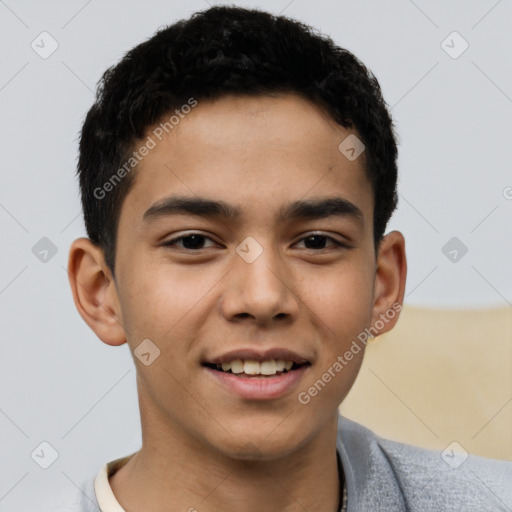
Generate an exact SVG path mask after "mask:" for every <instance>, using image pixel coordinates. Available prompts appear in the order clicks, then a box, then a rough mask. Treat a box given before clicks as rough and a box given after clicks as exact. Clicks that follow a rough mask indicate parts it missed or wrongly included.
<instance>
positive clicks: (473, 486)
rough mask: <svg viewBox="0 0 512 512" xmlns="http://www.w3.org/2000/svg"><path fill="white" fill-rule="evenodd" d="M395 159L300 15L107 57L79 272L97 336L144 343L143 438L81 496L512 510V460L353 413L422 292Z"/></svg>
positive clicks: (135, 349)
mask: <svg viewBox="0 0 512 512" xmlns="http://www.w3.org/2000/svg"><path fill="white" fill-rule="evenodd" d="M396 158H397V148H396V142H395V136H394V132H393V125H392V121H391V119H390V116H389V113H388V111H387V109H386V106H385V103H384V100H383V98H382V96H381V91H380V87H379V84H378V82H377V80H376V79H375V78H374V76H373V75H372V74H371V73H370V72H369V71H368V70H367V69H366V68H365V67H364V66H363V65H362V64H361V63H360V62H359V61H358V60H357V59H356V58H355V57H354V56H353V55H352V54H351V53H349V52H348V51H346V50H343V49H341V48H338V47H336V46H335V45H334V43H333V42H332V41H331V40H330V39H328V38H326V37H321V36H320V35H318V34H316V33H314V32H313V30H311V29H310V28H308V27H306V26H305V25H303V24H301V23H298V22H295V21H293V20H290V19H287V18H285V17H275V16H272V15H270V14H268V13H265V12H261V11H256V10H246V9H241V8H234V7H214V8H211V9H209V10H207V11H204V12H201V13H196V14H195V15H194V16H192V18H191V19H189V20H186V21H180V22H178V23H176V24H174V25H172V26H170V27H168V28H166V29H163V30H161V31H159V32H158V33H157V34H155V36H154V37H152V38H151V39H149V40H148V41H146V42H144V43H142V44H140V45H138V46H137V47H136V48H134V49H132V50H131V51H130V52H129V53H128V54H127V55H126V56H125V57H124V58H123V59H122V61H121V62H120V63H119V64H118V65H117V66H115V67H112V68H110V69H109V70H108V71H107V72H106V73H105V75H104V77H103V79H102V82H101V86H100V88H99V91H98V96H97V99H96V102H95V104H94V105H93V107H92V108H91V109H90V111H89V113H88V115H87V118H86V120H85V122H84V126H83V130H82V135H81V140H80V158H79V164H78V174H79V179H80V189H81V194H82V205H83V210H84V218H85V224H86V228H87V233H88V236H89V238H80V239H78V240H75V241H74V242H73V244H72V247H71V250H70V255H69V275H70V283H71V287H72V291H73V297H74V301H75V304H76V307H77V308H78V311H79V312H80V314H81V316H82V317H83V319H84V320H85V322H86V323H87V324H88V325H89V326H90V327H91V329H93V331H94V332H95V333H96V334H97V336H98V337H99V338H100V339H101V340H102V341H103V342H104V343H107V344H109V345H122V344H124V343H128V346H129V348H130V351H131V353H132V355H133V360H134V363H135V365H136V368H137V387H138V398H139V405H140V414H141V424H142V447H141V449H140V450H139V451H137V452H136V453H134V454H131V455H128V456H126V457H123V458H121V459H117V460H116V461H111V462H109V463H108V464H105V466H104V467H103V468H102V469H101V471H100V472H99V473H98V474H97V475H96V477H95V478H94V479H93V478H91V479H90V480H89V481H88V482H86V483H85V485H84V488H83V489H82V491H83V492H82V493H81V494H80V495H79V499H78V501H77V503H76V507H75V508H74V510H83V511H93V510H102V511H103V512H119V511H123V510H124V511H126V512H176V511H189V512H191V511H199V512H214V511H215V512H217V511H225V510H244V511H246V512H251V511H261V510H265V511H267V512H282V511H286V512H294V511H305V510H307V511H325V512H335V511H340V510H348V511H422V512H424V511H427V510H432V511H433V510H435V511H441V510H507V508H506V507H509V508H510V507H512V491H511V489H512V463H510V462H505V461H497V460H490V459H484V458H480V457H470V458H469V460H467V461H466V462H465V463H464V464H462V465H461V466H460V467H459V468H457V469H452V468H451V467H450V466H448V465H447V464H446V463H445V462H444V461H443V460H442V459H441V457H440V455H439V453H437V452H433V451H427V450H423V449H420V448H416V447H412V446H408V445H405V444H401V443H396V442H391V441H387V440H384V439H381V438H379V437H377V436H376V435H374V434H373V433H372V432H371V431H369V430H367V429H366V428H364V427H362V426H360V425H358V424H357V423H354V422H352V421H349V420H348V419H346V418H343V417H341V416H340V415H339V413H338V406H339V405H340V403H341V402H342V401H343V400H344V398H345V397H346V395H347V393H348V392H349V390H350V388H351V386H352V384H353V383H354V380H355V378H356V376H357V374H358V371H359V368H360V366H361V363H362V359H363V354H364V348H365V343H364V342H362V341H361V340H362V339H364V337H361V333H365V332H368V331H370V332H372V333H374V334H381V333H384V332H386V331H388V330H390V329H392V328H393V326H394V325H395V324H396V322H397V320H398V317H399V311H400V308H401V305H402V301H403V297H404V288H405V280H406V257H405V244H404V238H403V236H402V234H401V233H399V232H397V231H393V232H390V233H388V234H386V235H384V232H385V228H386V224H387V222H388V220H389V218H390V216H391V214H392V213H393V211H394V209H395V208H396V198H397V194H396V179H397V168H396ZM384 320H385V321H384ZM348 352H349V353H350V354H352V355H350V354H349V355H348V357H347V353H348ZM368 406H369V407H371V404H368ZM72 508H73V507H70V508H68V509H67V510H68V512H69V510H71V509H72Z"/></svg>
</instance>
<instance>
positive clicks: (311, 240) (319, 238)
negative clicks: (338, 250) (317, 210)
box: [297, 233, 350, 252]
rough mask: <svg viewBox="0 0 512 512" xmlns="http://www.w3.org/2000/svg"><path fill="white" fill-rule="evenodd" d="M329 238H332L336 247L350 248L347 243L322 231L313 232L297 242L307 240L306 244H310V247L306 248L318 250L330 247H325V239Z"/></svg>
mask: <svg viewBox="0 0 512 512" xmlns="http://www.w3.org/2000/svg"><path fill="white" fill-rule="evenodd" d="M327 240H330V241H331V242H332V243H333V245H334V247H344V248H346V249H350V247H349V246H348V245H347V244H344V243H343V242H340V241H338V240H336V239H335V238H333V237H332V236H328V235H322V234H321V233H311V234H310V235H309V236H307V237H304V238H301V239H300V240H299V242H297V243H300V242H302V241H305V243H306V244H309V245H310V247H306V249H311V250H316V251H317V252H318V250H322V249H328V247H327V248H326V247H325V241H327Z"/></svg>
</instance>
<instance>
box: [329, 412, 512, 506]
mask: <svg viewBox="0 0 512 512" xmlns="http://www.w3.org/2000/svg"><path fill="white" fill-rule="evenodd" d="M338 449H339V451H340V453H341V455H342V461H343V464H344V469H345V463H346V465H347V470H348V473H349V475H346V478H347V487H348V482H349V480H351V483H352V486H353V488H354V489H353V494H360V495H363V499H365V495H366V494H368V493H370V495H375V496H374V499H375V500H376V502H378V500H379V496H377V495H376V494H381V496H380V498H382V493H385V494H386V495H389V496H390V497H391V498H390V499H391V501H390V502H393V503H394V506H395V507H396V506H397V503H398V504H399V505H398V508H397V510H408V511H409V510H410V511H413V510H422V511H424V510H453V511H456V510H468V506H469V505H471V506H472V508H471V509H473V508H474V509H475V510H476V509H477V507H480V508H481V509H482V510H493V511H494V510H496V511H498V510H509V509H511V510H512V462H511V461H504V460H496V459H488V458H485V457H479V456H476V455H469V454H467V453H464V454H457V453H455V452H453V451H452V450H451V449H449V450H445V451H444V452H441V451H435V450H427V449H424V448H419V447H417V446H412V445H408V444H405V443H400V442H397V441H391V440H387V439H384V438H382V437H380V436H378V435H376V434H375V433H374V432H372V431H371V430H369V429H368V428H366V427H363V426H362V425H360V424H358V423H356V422H353V421H351V420H349V419H347V418H345V417H343V416H341V415H340V416H339V423H338ZM376 488H377V489H380V490H381V493H376ZM348 490H349V493H350V489H348ZM370 499H371V496H370ZM349 500H350V494H349ZM354 510H356V509H354ZM378 510H380V509H378Z"/></svg>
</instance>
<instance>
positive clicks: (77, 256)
mask: <svg viewBox="0 0 512 512" xmlns="http://www.w3.org/2000/svg"><path fill="white" fill-rule="evenodd" d="M68 278H69V283H70V285H71V290H72V293H73V300H74V302H75V306H76V308H77V310H78V312H79V313H80V316H81V317H82V318H83V319H84V321H85V323H86V324H87V325H88V326H89V327H90V328H91V329H92V330H93V331H94V332H95V333H96V335H97V336H98V338H100V339H101V340H102V341H103V342H104V343H106V344H107V345H122V344H123V343H126V334H125V331H124V328H123V326H122V325H121V322H122V320H121V310H120V306H119V301H118V297H117V290H116V286H115V282H114V280H113V278H112V276H111V273H110V272H109V270H108V267H107V266H106V264H105V259H104V255H103V251H102V249H101V248H99V247H98V246H96V245H95V244H94V243H93V242H91V240H89V239H88V238H77V239H76V240H75V241H74V242H73V243H72V244H71V247H70V251H69V259H68Z"/></svg>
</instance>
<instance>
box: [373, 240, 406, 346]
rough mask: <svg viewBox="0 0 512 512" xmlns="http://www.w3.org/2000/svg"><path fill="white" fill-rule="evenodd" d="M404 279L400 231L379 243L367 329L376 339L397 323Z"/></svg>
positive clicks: (402, 243)
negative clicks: (368, 328) (370, 313)
mask: <svg viewBox="0 0 512 512" xmlns="http://www.w3.org/2000/svg"><path fill="white" fill-rule="evenodd" d="M406 277H407V259H406V256H405V239H404V236H403V235H402V233H400V232H399V231H391V232H390V233H388V234H387V235H386V236H385V237H383V239H382V240H381V243H380V245H379V250H378V255H377V265H376V272H375V285H374V299H373V312H372V319H371V327H370V331H371V332H374V333H376V334H375V335H376V336H379V335H380V334H384V333H385V332H388V331H390V330H391V329H392V328H393V327H394V326H395V324H396V323H397V321H398V317H399V316H400V311H401V309H402V305H403V300H404V293H405V281H406Z"/></svg>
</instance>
